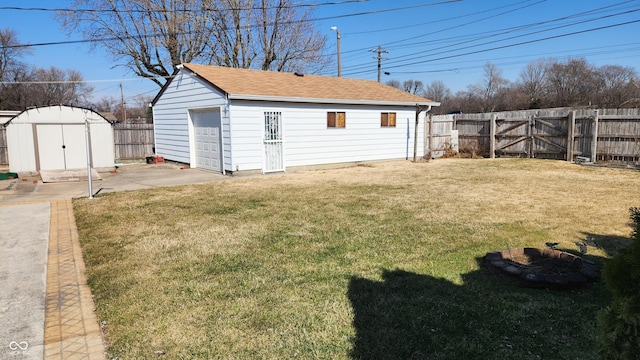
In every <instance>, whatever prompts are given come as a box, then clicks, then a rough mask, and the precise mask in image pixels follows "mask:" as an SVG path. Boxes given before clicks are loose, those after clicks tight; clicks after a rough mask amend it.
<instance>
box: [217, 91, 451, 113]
mask: <svg viewBox="0 0 640 360" xmlns="http://www.w3.org/2000/svg"><path fill="white" fill-rule="evenodd" d="M227 98H228V99H229V100H252V101H275V102H295V103H314V104H344V105H390V106H411V107H415V106H416V105H421V106H428V107H429V109H431V107H432V106H440V103H439V102H435V101H425V102H421V103H416V102H415V101H413V102H409V101H389V100H350V99H319V98H302V97H282V96H265V95H245V94H228V95H227ZM427 111H428V110H427Z"/></svg>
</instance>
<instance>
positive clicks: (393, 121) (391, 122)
mask: <svg viewBox="0 0 640 360" xmlns="http://www.w3.org/2000/svg"><path fill="white" fill-rule="evenodd" d="M389 126H393V127H396V113H389Z"/></svg>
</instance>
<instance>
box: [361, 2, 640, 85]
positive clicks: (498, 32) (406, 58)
mask: <svg viewBox="0 0 640 360" xmlns="http://www.w3.org/2000/svg"><path fill="white" fill-rule="evenodd" d="M620 4H622V3H620ZM618 5H619V4H618ZM607 7H608V6H607ZM607 7H603V8H598V9H594V10H590V11H586V12H582V13H579V14H573V15H571V16H566V17H561V18H557V19H553V20H548V21H543V22H538V23H532V24H527V25H521V26H517V27H512V28H506V29H499V30H494V31H491V32H487V33H480V34H477V36H476V37H474V38H472V39H470V40H466V41H461V42H458V43H454V44H450V45H446V46H441V47H437V48H430V49H427V50H422V51H418V52H414V53H411V54H407V55H404V56H403V58H402V59H395V60H391V61H389V62H388V63H387V65H389V64H397V66H401V65H407V64H406V61H410V60H413V59H420V58H422V56H415V55H418V54H423V53H431V54H430V55H431V56H433V55H438V54H446V53H453V52H456V51H460V50H465V49H468V48H469V47H470V46H471V47H478V46H482V45H488V44H492V43H495V42H496V41H495V40H494V41H487V42H483V43H479V44H475V45H467V46H465V47H461V48H455V49H449V50H446V51H441V52H439V53H433V51H435V50H439V49H446V48H448V47H453V46H456V45H463V44H468V43H470V42H475V41H477V40H484V39H487V38H491V37H496V36H500V35H504V34H507V33H511V32H514V31H517V30H524V29H527V28H535V27H538V26H540V25H543V24H549V23H553V22H557V21H562V20H566V19H569V18H573V17H579V16H584V15H586V14H593V13H597V12H599V11H601V10H603V9H605V8H607ZM638 11H640V9H634V10H628V11H624V12H619V13H615V14H610V15H607V16H599V17H596V18H590V19H586V20H582V21H576V22H573V23H570V24H564V25H559V26H556V27H552V28H547V29H543V30H538V31H533V32H529V33H526V34H520V35H515V36H512V37H508V38H503V39H500V40H497V41H507V40H512V39H517V38H522V37H525V36H530V35H534V34H538V33H541V32H546V31H551V30H557V29H561V28H565V27H569V26H575V25H578V24H583V23H587V22H592V21H599V20H602V19H605V18H610V17H614V16H620V15H628V14H630V13H633V12H638ZM603 28H607V27H603ZM586 31H590V30H586ZM577 33H580V32H576V33H575V34H577ZM572 34H574V33H572ZM563 36H564V35H563ZM551 38H554V37H549V39H551ZM450 39H454V38H450ZM545 39H547V38H545ZM446 40H447V39H439V40H432V41H424V42H421V43H430V44H434V43H438V42H444V41H446ZM498 48H500V47H498ZM460 55H461V54H458V55H456V56H460ZM397 66H394V67H397ZM366 67H367V65H366V64H362V65H357V66H351V67H350V72H349V73H350V74H356V73H361V72H354V71H355V70H358V69H364V68H366Z"/></svg>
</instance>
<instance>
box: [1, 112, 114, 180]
mask: <svg viewBox="0 0 640 360" xmlns="http://www.w3.org/2000/svg"><path fill="white" fill-rule="evenodd" d="M87 124H88V130H89V134H88V137H89V143H90V148H89V154H88V156H87V141H86V139H87V132H86V131H87V126H86V125H87ZM5 126H6V128H7V129H6V135H7V148H8V153H9V167H10V171H12V172H17V173H18V172H35V171H41V170H71V169H82V168H84V169H86V168H87V158H89V161H90V162H91V167H92V168H94V169H99V168H110V167H111V168H112V167H113V166H114V161H115V159H114V158H115V151H114V143H113V128H112V126H111V123H109V122H108V121H107V120H106V119H105V118H104V117H103V116H102V115H100V114H98V113H97V112H94V111H92V110H89V109H85V108H79V107H72V106H63V105H56V106H43V107H37V108H33V109H28V110H25V111H23V112H21V113H19V114H18V115H16V116H15V117H14V118H12V119H11V120H10V121H9V122H8V123H7V124H6V125H5Z"/></svg>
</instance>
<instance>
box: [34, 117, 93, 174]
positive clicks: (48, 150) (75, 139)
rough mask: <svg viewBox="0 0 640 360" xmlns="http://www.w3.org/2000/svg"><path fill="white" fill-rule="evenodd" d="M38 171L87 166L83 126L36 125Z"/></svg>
mask: <svg viewBox="0 0 640 360" xmlns="http://www.w3.org/2000/svg"><path fill="white" fill-rule="evenodd" d="M36 133H37V136H38V159H39V161H40V170H64V169H80V168H83V167H86V166H87V145H86V143H85V133H84V125H61V124H56V125H37V126H36Z"/></svg>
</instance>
